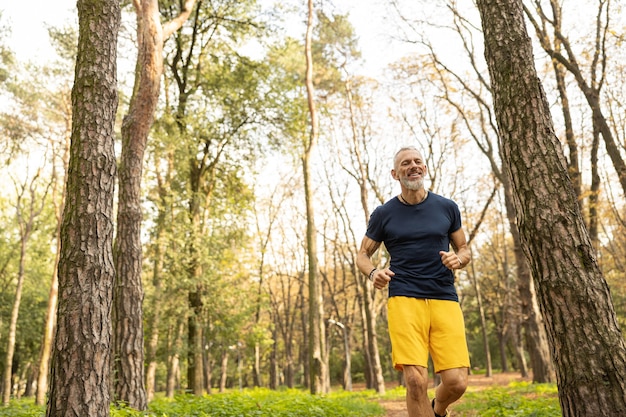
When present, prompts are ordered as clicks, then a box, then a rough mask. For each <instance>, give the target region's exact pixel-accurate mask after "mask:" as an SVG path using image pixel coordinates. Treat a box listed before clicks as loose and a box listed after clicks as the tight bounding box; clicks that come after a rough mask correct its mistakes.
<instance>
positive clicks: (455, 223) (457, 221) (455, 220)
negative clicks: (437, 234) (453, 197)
mask: <svg viewBox="0 0 626 417" xmlns="http://www.w3.org/2000/svg"><path fill="white" fill-rule="evenodd" d="M451 203H452V207H451V208H450V209H451V210H450V211H451V215H452V221H451V222H450V230H449V234H451V233H454V232H456V231H457V230H459V229H460V228H461V226H462V222H461V211H460V210H459V206H458V205H457V204H456V203H455V202H454V201H451Z"/></svg>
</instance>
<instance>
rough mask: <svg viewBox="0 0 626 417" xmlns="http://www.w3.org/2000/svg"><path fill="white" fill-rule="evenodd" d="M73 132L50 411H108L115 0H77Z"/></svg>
mask: <svg viewBox="0 0 626 417" xmlns="http://www.w3.org/2000/svg"><path fill="white" fill-rule="evenodd" d="M77 8H78V17H79V38H78V55H77V60H76V72H75V73H76V76H75V80H74V87H73V89H72V115H73V122H72V135H71V147H70V160H69V170H68V177H67V187H66V190H67V191H66V193H67V194H66V205H65V208H64V214H63V226H62V233H61V257H60V261H59V304H58V317H57V331H56V337H55V342H54V349H53V360H52V364H53V365H52V373H51V389H50V394H49V400H48V407H47V410H46V416H48V417H53V416H54V417H56V416H59V417H61V416H62V417H69V416H77V417H79V416H80V417H83V416H90V417H99V416H108V415H109V413H110V395H109V387H110V384H109V380H110V379H109V373H110V351H111V304H112V299H113V281H114V277H115V269H114V265H113V253H112V252H113V250H112V243H113V222H112V219H113V194H114V188H115V175H116V159H115V149H114V142H115V141H114V138H115V135H114V125H115V114H116V111H117V102H118V96H117V35H118V30H119V25H120V5H119V1H115V0H78V3H77Z"/></svg>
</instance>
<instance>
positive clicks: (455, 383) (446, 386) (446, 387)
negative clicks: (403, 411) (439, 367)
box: [409, 368, 468, 416]
mask: <svg viewBox="0 0 626 417" xmlns="http://www.w3.org/2000/svg"><path fill="white" fill-rule="evenodd" d="M439 375H440V376H441V384H439V385H438V386H437V389H436V390H435V413H437V414H439V415H440V416H443V415H445V414H446V410H447V408H448V406H449V405H450V404H452V403H453V402H455V401H456V400H458V399H459V398H461V396H462V395H463V393H465V390H466V389H467V375H468V369H467V368H455V369H447V370H445V371H441V372H440V373H439ZM409 415H411V414H409Z"/></svg>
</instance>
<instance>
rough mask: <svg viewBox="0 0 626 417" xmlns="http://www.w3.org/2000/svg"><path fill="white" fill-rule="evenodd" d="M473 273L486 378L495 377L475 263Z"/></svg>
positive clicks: (472, 278) (472, 279)
mask: <svg viewBox="0 0 626 417" xmlns="http://www.w3.org/2000/svg"><path fill="white" fill-rule="evenodd" d="M471 265H472V267H471V269H472V271H471V275H470V279H471V281H472V284H474V291H476V303H477V304H478V314H479V316H480V329H481V333H482V336H483V349H484V351H485V369H486V372H485V376H486V377H487V378H489V377H491V376H492V375H493V369H492V365H491V352H490V349H489V332H488V329H487V319H486V317H485V308H484V307H483V298H482V293H481V291H480V283H479V282H478V278H477V277H476V274H475V273H474V267H473V265H474V264H473V263H472V264H471Z"/></svg>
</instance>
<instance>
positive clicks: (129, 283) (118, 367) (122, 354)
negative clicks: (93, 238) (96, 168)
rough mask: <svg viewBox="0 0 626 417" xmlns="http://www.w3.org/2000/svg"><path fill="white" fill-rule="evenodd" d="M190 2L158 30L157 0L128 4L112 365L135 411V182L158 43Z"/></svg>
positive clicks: (138, 339)
mask: <svg viewBox="0 0 626 417" xmlns="http://www.w3.org/2000/svg"><path fill="white" fill-rule="evenodd" d="M193 3H194V1H187V2H186V5H185V7H187V9H183V11H182V12H181V16H180V17H179V18H178V19H177V20H175V21H172V22H170V23H168V25H167V26H165V27H162V26H161V22H160V20H159V18H160V15H159V4H158V1H157V0H139V1H135V2H133V4H134V5H135V9H136V12H137V44H138V53H137V65H136V70H135V86H134V89H133V95H132V97H131V100H130V105H129V109H128V114H127V115H126V116H125V117H124V122H123V123H122V156H121V163H120V169H119V184H120V186H119V202H118V210H117V236H116V240H115V250H114V256H115V266H116V270H117V280H116V283H115V291H114V294H115V302H114V329H115V333H114V334H115V337H114V352H115V353H114V355H115V360H114V367H115V376H116V378H115V381H114V390H115V399H116V400H117V401H121V402H123V403H125V404H128V405H129V406H130V407H132V408H134V409H137V410H145V409H146V408H147V405H148V403H147V395H146V389H145V385H144V351H143V311H142V301H143V287H142V282H141V259H142V252H141V251H142V245H141V221H142V211H141V179H142V172H143V158H144V153H145V149H146V144H147V141H148V134H149V132H150V127H151V126H152V121H153V118H154V111H155V109H156V106H157V102H158V97H159V90H160V79H161V75H162V73H163V43H164V39H165V38H166V37H167V36H169V34H171V33H172V32H173V31H174V30H177V29H178V28H179V27H180V26H181V25H182V23H183V22H184V21H185V20H186V19H187V17H188V16H189V13H190V11H191V7H192V5H193Z"/></svg>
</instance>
